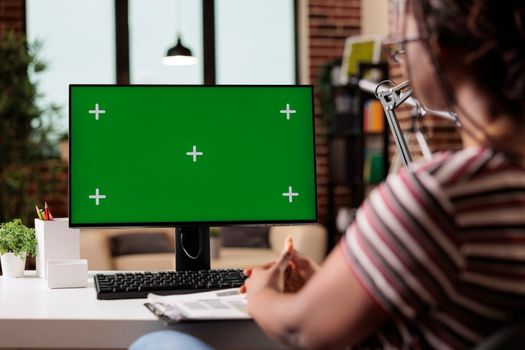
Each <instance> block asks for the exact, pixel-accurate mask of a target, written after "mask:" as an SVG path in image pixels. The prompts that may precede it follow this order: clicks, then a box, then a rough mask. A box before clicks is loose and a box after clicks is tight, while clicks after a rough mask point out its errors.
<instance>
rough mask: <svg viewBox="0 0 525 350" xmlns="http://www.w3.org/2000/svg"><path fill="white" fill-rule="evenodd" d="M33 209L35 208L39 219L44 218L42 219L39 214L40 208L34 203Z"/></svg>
mask: <svg viewBox="0 0 525 350" xmlns="http://www.w3.org/2000/svg"><path fill="white" fill-rule="evenodd" d="M35 209H36V215H38V218H39V219H40V220H44V219H43V218H42V215H40V209H38V207H37V206H36V205H35Z"/></svg>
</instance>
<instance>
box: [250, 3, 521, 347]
mask: <svg viewBox="0 0 525 350" xmlns="http://www.w3.org/2000/svg"><path fill="white" fill-rule="evenodd" d="M524 8H525V6H524V5H523V4H522V2H521V1H517V0H516V1H515V0H512V1H511V0H509V1H494V0H470V1H465V0H419V1H416V0H412V1H408V3H407V6H406V12H405V13H406V16H405V19H404V21H403V26H402V27H403V40H400V41H399V42H398V44H399V45H401V47H402V48H403V49H404V50H402V51H401V52H400V53H402V54H403V61H404V68H405V70H406V73H407V76H408V77H409V79H410V82H411V85H412V87H413V90H414V93H415V95H416V96H417V98H418V99H419V100H420V101H421V102H422V103H423V104H425V105H426V106H427V107H430V108H431V109H441V110H454V111H456V112H457V114H458V118H459V121H460V123H461V125H462V128H461V129H460V133H461V137H462V140H463V145H464V149H463V150H461V151H459V152H456V153H450V152H448V153H443V154H439V155H437V156H436V157H434V159H433V160H431V161H429V162H424V163H419V164H416V165H414V166H412V167H410V168H408V169H404V170H401V171H400V172H399V173H398V174H396V175H394V176H390V177H389V178H388V180H387V181H386V182H385V183H384V184H382V185H381V186H379V188H378V189H376V190H375V191H374V192H373V193H372V194H371V195H370V196H369V198H368V199H367V201H366V202H365V203H364V204H363V206H362V207H361V208H360V210H359V212H358V215H357V218H356V221H355V223H354V224H353V225H352V227H351V228H349V230H348V232H347V233H346V235H345V236H344V237H343V239H342V240H341V242H340V243H339V245H338V246H337V247H336V248H335V249H334V250H333V252H332V253H331V254H330V256H329V257H328V258H327V260H326V261H325V263H324V264H323V266H322V267H320V268H318V267H316V266H314V265H313V264H312V263H310V262H309V261H308V260H307V259H305V258H302V257H300V256H299V255H298V254H297V253H296V252H293V253H292V254H291V260H290V262H288V260H289V259H290V256H283V257H282V259H281V260H280V261H277V262H275V263H273V264H270V265H268V266H265V267H256V268H253V269H249V270H248V271H247V274H248V275H249V278H248V279H247V281H246V285H245V288H246V291H247V297H248V308H249V311H250V313H251V314H252V315H253V317H254V319H255V321H256V322H257V323H258V324H259V325H260V327H261V328H262V329H263V330H264V331H265V332H266V333H267V334H268V335H270V336H271V337H273V338H275V339H277V340H279V341H281V342H283V343H285V344H287V345H289V346H290V347H294V348H314V349H316V348H317V349H331V348H334V349H337V348H344V347H345V346H349V345H351V346H356V347H357V348H360V347H362V348H382V347H394V348H434V349H447V348H451V349H469V348H472V347H473V346H475V345H476V344H478V343H479V342H481V341H482V340H483V339H484V338H485V337H487V336H488V335H490V334H491V333H492V332H493V331H494V330H497V329H499V328H500V327H502V326H504V325H506V324H507V323H509V322H511V321H512V320H513V319H514V318H516V317H518V316H520V315H521V314H523V310H524V309H525V287H524V286H525V285H524V284H523V283H522V279H523V277H524V275H525V166H524V163H525V138H524V137H523V135H525V114H524V111H525V108H524V107H525V106H524V105H525V9H524ZM283 264H287V266H288V268H287V270H286V271H287V272H286V273H285V274H284V278H285V287H286V288H285V289H286V290H287V291H288V292H287V293H282V292H281V291H280V289H279V285H280V279H282V278H283V274H282V272H281V271H282V270H283V269H282V267H283V266H282V265H283Z"/></svg>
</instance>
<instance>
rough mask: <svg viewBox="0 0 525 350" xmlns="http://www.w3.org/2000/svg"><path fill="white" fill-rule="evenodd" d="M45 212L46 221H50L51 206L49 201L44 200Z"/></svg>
mask: <svg viewBox="0 0 525 350" xmlns="http://www.w3.org/2000/svg"><path fill="white" fill-rule="evenodd" d="M44 212H45V214H46V216H45V219H46V221H49V207H48V206H47V202H44Z"/></svg>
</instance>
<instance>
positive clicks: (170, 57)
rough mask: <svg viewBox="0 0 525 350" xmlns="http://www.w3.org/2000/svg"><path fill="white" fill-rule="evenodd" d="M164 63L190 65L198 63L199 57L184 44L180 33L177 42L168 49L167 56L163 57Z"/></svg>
mask: <svg viewBox="0 0 525 350" xmlns="http://www.w3.org/2000/svg"><path fill="white" fill-rule="evenodd" d="M162 63H163V64H165V65H168V66H189V65H192V64H195V63H197V59H196V58H195V57H194V56H193V55H192V54H191V50H190V49H189V48H187V47H186V46H184V45H182V41H181V38H180V35H178V36H177V44H175V46H173V47H171V48H169V49H168V52H167V53H166V56H164V57H162Z"/></svg>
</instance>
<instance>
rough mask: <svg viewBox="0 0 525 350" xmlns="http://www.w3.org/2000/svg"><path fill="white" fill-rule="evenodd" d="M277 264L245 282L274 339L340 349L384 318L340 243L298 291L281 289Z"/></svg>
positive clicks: (253, 305) (251, 308) (261, 321)
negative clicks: (289, 292)
mask: <svg viewBox="0 0 525 350" xmlns="http://www.w3.org/2000/svg"><path fill="white" fill-rule="evenodd" d="M280 273H281V272H280V270H279V267H278V263H276V264H275V265H274V266H273V267H271V268H270V269H267V270H265V269H262V268H254V269H253V271H252V273H251V276H250V278H249V279H248V280H247V282H246V287H247V293H248V309H249V311H250V313H251V314H252V315H253V317H254V319H255V321H256V322H257V323H258V324H259V326H260V327H261V328H262V329H263V330H264V331H265V332H266V333H268V334H269V335H270V336H271V337H272V338H274V339H277V340H280V341H281V342H284V343H286V344H287V345H289V346H292V347H297V348H307V349H328V348H341V347H344V346H347V345H352V344H356V343H358V342H360V341H362V340H364V339H366V338H367V337H368V336H369V335H370V334H371V333H372V332H374V331H375V330H377V329H378V328H379V327H380V326H381V325H382V323H383V322H384V321H385V319H386V314H385V313H384V312H383V310H382V309H381V308H380V307H379V306H378V305H377V304H376V303H375V302H374V301H373V300H372V298H371V297H370V296H369V295H368V294H367V292H366V290H365V289H364V287H363V286H362V285H361V283H360V282H359V280H358V279H357V277H356V276H355V274H354V273H353V271H352V270H351V268H350V267H349V265H348V263H347V262H346V260H345V256H344V254H343V251H342V249H341V248H340V247H339V246H338V247H337V248H336V249H334V251H333V252H332V253H331V254H330V256H329V257H328V259H327V260H326V262H325V263H324V265H323V266H322V267H321V270H320V271H319V272H318V273H316V274H315V275H314V276H313V277H312V278H311V280H310V281H309V282H308V283H307V284H306V285H305V286H304V287H303V288H302V289H301V290H300V291H299V292H298V293H296V294H283V293H280V292H279V290H278V280H279V278H280Z"/></svg>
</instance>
